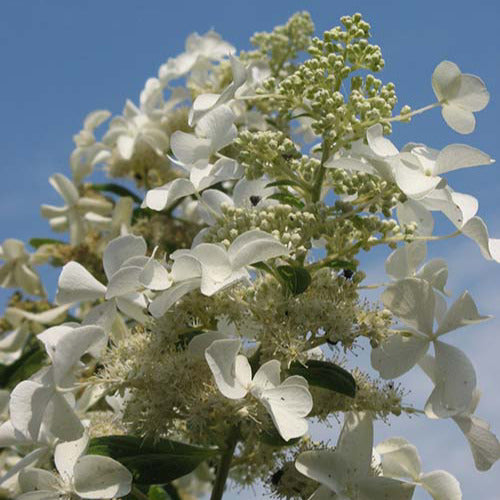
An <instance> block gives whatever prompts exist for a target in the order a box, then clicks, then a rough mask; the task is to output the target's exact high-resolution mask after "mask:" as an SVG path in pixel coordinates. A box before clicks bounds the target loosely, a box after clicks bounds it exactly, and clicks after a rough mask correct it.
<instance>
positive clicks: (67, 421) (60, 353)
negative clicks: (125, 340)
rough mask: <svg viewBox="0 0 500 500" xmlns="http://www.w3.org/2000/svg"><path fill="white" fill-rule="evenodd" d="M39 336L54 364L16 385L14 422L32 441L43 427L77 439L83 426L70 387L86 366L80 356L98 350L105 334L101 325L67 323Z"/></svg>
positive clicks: (11, 406) (12, 403) (12, 401)
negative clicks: (76, 412) (75, 408)
mask: <svg viewBox="0 0 500 500" xmlns="http://www.w3.org/2000/svg"><path fill="white" fill-rule="evenodd" d="M38 338H39V340H40V341H41V342H42V343H43V344H44V347H45V350H46V352H47V354H48V356H49V359H50V360H51V362H52V365H51V366H50V367H49V368H43V369H42V370H40V371H39V372H38V373H36V374H35V375H34V376H33V377H31V378H30V379H29V380H24V381H22V382H20V383H19V384H18V385H16V387H15V388H14V390H13V391H12V393H11V395H10V403H9V411H10V421H11V424H12V426H13V428H14V429H16V430H17V431H18V432H20V433H21V434H22V435H23V436H28V437H29V438H30V439H31V440H33V441H38V440H39V438H40V434H41V433H43V432H44V429H45V432H46V431H49V432H50V433H51V434H52V435H53V436H55V437H59V438H60V439H63V440H72V439H77V438H79V437H80V436H81V434H82V432H83V427H82V424H81V423H80V420H79V419H78V417H77V415H76V414H75V411H74V406H75V400H74V396H73V394H72V393H71V389H72V388H73V384H74V381H75V377H76V373H77V371H79V370H80V369H81V368H82V367H83V366H84V365H83V364H82V363H81V361H80V359H81V357H82V356H83V355H84V354H86V353H92V354H93V355H95V354H96V353H97V352H99V351H100V350H101V349H102V347H103V344H104V341H105V338H106V335H105V333H104V330H103V329H102V328H101V327H99V326H95V325H91V326H80V325H78V324H76V323H67V324H63V325H59V326H55V327H52V328H49V329H48V330H46V331H45V332H43V333H42V334H40V335H38ZM68 389H69V390H68Z"/></svg>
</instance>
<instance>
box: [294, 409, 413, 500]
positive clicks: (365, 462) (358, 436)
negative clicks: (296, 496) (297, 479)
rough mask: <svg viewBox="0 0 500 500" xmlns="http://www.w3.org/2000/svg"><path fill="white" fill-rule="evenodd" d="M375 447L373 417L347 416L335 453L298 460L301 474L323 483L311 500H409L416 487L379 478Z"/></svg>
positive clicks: (311, 453) (322, 452)
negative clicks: (372, 464)
mask: <svg viewBox="0 0 500 500" xmlns="http://www.w3.org/2000/svg"><path fill="white" fill-rule="evenodd" d="M372 447H373V422H372V418H371V417H370V415H369V414H368V413H364V412H360V413H354V412H349V413H346V414H345V420H344V426H343V427H342V431H341V432H340V436H339V439H338V441H337V446H336V448H335V451H332V450H313V451H306V452H304V453H301V454H300V455H299V456H298V457H297V459H296V461H295V467H296V468H297V470H298V471H299V472H300V473H301V474H304V476H307V477H309V478H310V479H313V480H314V481H318V482H319V483H320V484H321V486H320V487H319V488H318V489H317V490H316V491H315V492H314V493H313V494H312V495H311V496H310V497H309V499H308V500H329V499H331V500H385V499H390V500H409V499H410V498H411V497H412V495H413V491H414V489H415V486H414V485H412V484H409V483H405V482H403V481H399V480H397V479H392V478H388V477H382V476H376V475H375V473H374V471H373V470H372V469H371V463H372Z"/></svg>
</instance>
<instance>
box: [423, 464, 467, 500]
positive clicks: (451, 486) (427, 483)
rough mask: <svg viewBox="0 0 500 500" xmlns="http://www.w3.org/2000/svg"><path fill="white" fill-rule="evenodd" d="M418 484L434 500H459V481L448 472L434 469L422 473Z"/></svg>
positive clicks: (460, 492) (460, 497)
mask: <svg viewBox="0 0 500 500" xmlns="http://www.w3.org/2000/svg"><path fill="white" fill-rule="evenodd" d="M420 484H421V485H422V486H423V487H424V488H425V489H426V490H427V491H428V492H429V493H430V495H431V496H432V498H433V499H434V500H461V499H462V491H461V490H460V483H459V482H458V481H457V480H456V479H455V477H454V476H452V475H451V474H450V473H449V472H446V471H444V470H435V471H432V472H429V473H427V474H422V476H421V477H420Z"/></svg>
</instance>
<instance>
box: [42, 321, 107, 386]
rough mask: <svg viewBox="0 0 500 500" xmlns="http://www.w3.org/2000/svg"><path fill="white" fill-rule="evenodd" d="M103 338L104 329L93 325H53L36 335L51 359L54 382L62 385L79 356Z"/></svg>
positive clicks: (74, 366)
mask: <svg viewBox="0 0 500 500" xmlns="http://www.w3.org/2000/svg"><path fill="white" fill-rule="evenodd" d="M104 338H105V334H104V330H103V329H102V328H101V327H100V326H95V325H89V326H80V327H78V328H71V327H67V326H65V325H61V326H54V327H52V328H49V329H48V330H45V331H44V332H43V333H41V334H40V335H38V339H39V340H40V341H41V342H42V343H43V344H44V346H45V350H46V351H47V354H48V355H49V357H50V359H51V361H52V365H53V372H54V380H55V382H56V384H58V385H64V381H65V380H66V379H67V378H68V376H70V375H71V374H72V372H73V370H74V369H75V368H76V366H77V364H78V362H79V361H80V358H81V357H82V356H83V355H84V354H85V353H86V352H88V351H89V350H90V349H91V347H92V346H94V345H95V344H97V343H100V342H102V341H103V339H104Z"/></svg>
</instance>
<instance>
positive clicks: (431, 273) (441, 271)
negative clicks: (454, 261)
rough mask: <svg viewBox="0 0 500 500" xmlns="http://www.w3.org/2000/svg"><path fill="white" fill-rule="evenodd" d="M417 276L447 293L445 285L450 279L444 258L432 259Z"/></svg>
mask: <svg viewBox="0 0 500 500" xmlns="http://www.w3.org/2000/svg"><path fill="white" fill-rule="evenodd" d="M416 277H417V278H420V279H423V280H425V281H427V282H429V283H430V284H431V285H432V286H433V287H434V288H435V289H436V290H439V291H440V292H442V293H444V294H446V293H447V292H446V290H445V286H446V282H447V281H448V264H447V263H446V261H445V260H444V259H432V260H430V261H429V262H427V263H426V264H425V265H424V266H423V267H422V269H420V271H419V272H418V273H417V274H416ZM436 311H437V301H436ZM436 314H437V313H436Z"/></svg>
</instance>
